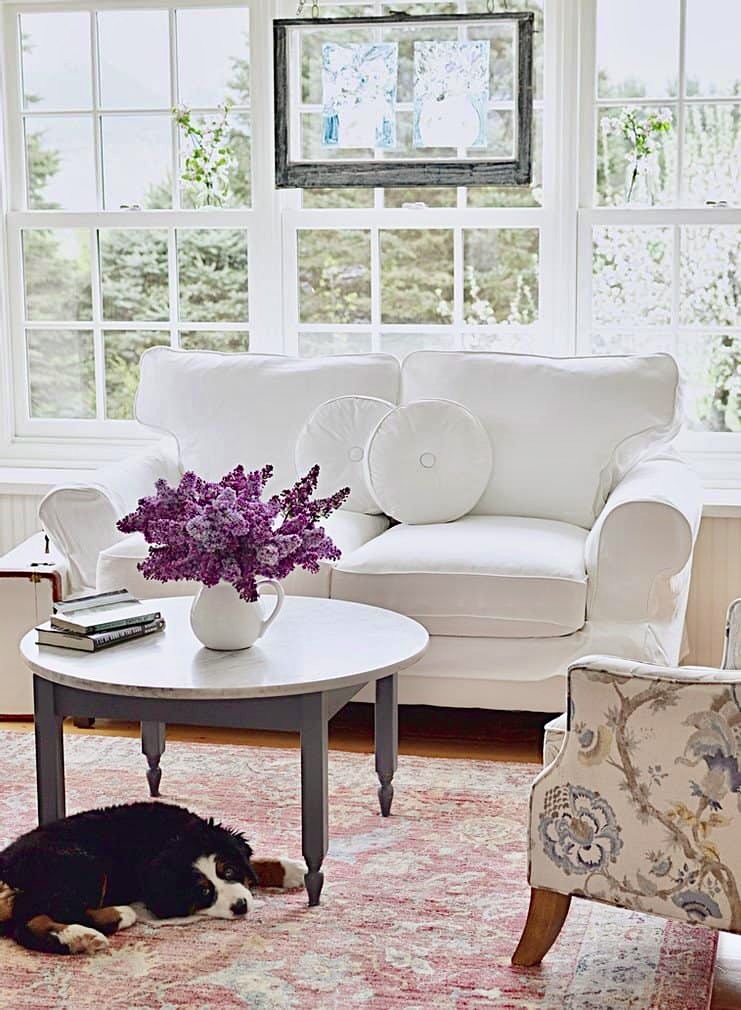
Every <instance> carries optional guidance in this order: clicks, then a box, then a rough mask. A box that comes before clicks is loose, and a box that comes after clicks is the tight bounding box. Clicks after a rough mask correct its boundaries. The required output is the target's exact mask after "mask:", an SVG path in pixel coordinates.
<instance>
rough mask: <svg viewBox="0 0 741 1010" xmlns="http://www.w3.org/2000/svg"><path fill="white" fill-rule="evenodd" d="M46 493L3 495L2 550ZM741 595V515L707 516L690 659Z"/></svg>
mask: <svg viewBox="0 0 741 1010" xmlns="http://www.w3.org/2000/svg"><path fill="white" fill-rule="evenodd" d="M42 497H43V496H42V495H40V494H38V495H30V494H0V554H4V553H5V552H6V551H8V550H10V548H11V547H14V546H15V545H16V544H18V543H20V542H21V541H22V540H25V539H26V537H29V536H31V534H32V533H35V532H36V531H37V530H38V529H39V528H40V527H39V521H38V517H37V515H36V512H37V509H38V506H39V502H40V501H41V498H42ZM739 596H741V517H738V518H710V517H706V518H705V519H703V521H702V526H701V527H700V535H699V537H698V540H697V547H696V549H695V562H694V567H693V572H692V585H691V588H690V601H689V609H688V612H687V633H688V636H689V645H690V653H689V655H688V656H687V658H686V659H685V663H697V664H700V665H703V666H716V665H717V664H718V663H719V662H720V657H721V652H722V648H723V627H724V622H725V614H726V610H727V609H728V604H729V603H730V602H731V600H734V599H736V597H739Z"/></svg>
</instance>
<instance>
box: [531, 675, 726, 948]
mask: <svg viewBox="0 0 741 1010" xmlns="http://www.w3.org/2000/svg"><path fill="white" fill-rule="evenodd" d="M740 681H741V675H740V674H739V673H738V672H734V671H721V670H710V669H703V668H695V669H693V668H682V667H673V668H659V667H654V666H647V665H644V664H641V663H633V662H630V661H625V660H615V659H612V658H609V657H587V658H585V659H582V660H579V662H578V663H576V664H574V665H573V666H572V667H571V668H570V670H569V685H568V695H569V730H568V733H567V737H566V742H565V744H564V746H563V748H562V750H561V751H560V753H559V755H558V757H557V758H556V759H555V761H553V763H552V764H550V765H549V766H548V767H547V768H546V769H544V770H543V771H542V772H541V774H540V775H539V776H538V778H537V780H536V782H535V783H534V785H533V790H532V798H531V821H530V882H531V884H532V886H533V887H539V888H545V889H548V890H554V891H557V892H558V893H561V894H584V895H587V896H589V897H592V898H596V899H599V900H601V901H606V902H608V903H611V904H615V905H621V906H627V907H629V908H636V909H638V910H640V911H643V912H651V913H654V914H658V915H662V916H668V917H670V918H679V919H684V920H685V921H689V922H694V923H697V922H701V923H703V924H704V925H706V926H712V927H714V928H715V929H730V930H732V931H734V932H740V931H741V897H740V896H739V887H741V850H739V847H738V844H737V839H738V828H739V817H740V815H739V812H738V804H737V799H738V790H739V783H738V767H739V758H741V742H740V741H739V740H738V737H737V735H736V734H735V732H734V726H735V722H736V720H737V718H738V705H737V702H736V694H737V690H738V685H739V682H740Z"/></svg>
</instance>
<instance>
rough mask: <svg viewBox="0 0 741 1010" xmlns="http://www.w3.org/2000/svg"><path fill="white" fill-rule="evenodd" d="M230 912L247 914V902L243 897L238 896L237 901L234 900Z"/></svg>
mask: <svg viewBox="0 0 741 1010" xmlns="http://www.w3.org/2000/svg"><path fill="white" fill-rule="evenodd" d="M232 912H233V913H234V914H235V915H247V902H246V901H245V899H244V898H240V899H239V901H235V902H234V904H233V905H232Z"/></svg>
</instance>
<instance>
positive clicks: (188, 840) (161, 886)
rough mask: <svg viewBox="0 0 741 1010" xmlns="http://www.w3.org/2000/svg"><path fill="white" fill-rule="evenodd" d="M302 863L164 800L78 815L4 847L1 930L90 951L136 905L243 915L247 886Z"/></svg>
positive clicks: (48, 949) (284, 884)
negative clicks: (265, 855) (257, 853)
mask: <svg viewBox="0 0 741 1010" xmlns="http://www.w3.org/2000/svg"><path fill="white" fill-rule="evenodd" d="M304 870H305V866H304V865H303V863H300V862H296V861H293V860H287V859H262V860H261V859H253V858H252V849H251V848H250V846H249V845H248V844H247V841H246V839H245V838H244V836H243V835H242V834H241V832H239V831H233V830H232V829H230V828H227V827H224V826H223V825H221V824H216V823H214V820H213V818H212V819H211V820H208V821H206V820H204V819H203V818H202V817H198V816H197V815H196V814H194V813H191V811H190V810H186V809H185V808H184V807H179V806H174V805H171V804H167V803H129V804H125V805H121V806H114V807H105V808H103V809H100V810H89V811H86V812H84V813H80V814H74V815H73V816H72V817H65V818H63V819H62V820H59V821H54V822H52V823H50V824H46V825H44V826H43V827H39V828H36V829H35V830H34V831H30V832H28V834H25V835H22V836H21V837H20V838H18V839H17V840H16V841H15V842H13V843H12V844H11V845H9V846H8V848H7V849H5V850H4V851H2V852H0V931H2V932H3V933H4V934H6V935H10V936H12V937H14V938H15V940H17V941H18V943H20V944H22V945H23V946H24V947H28V948H30V949H31V950H38V951H43V952H45V953H50V954H83V953H96V952H97V951H101V950H105V949H106V948H107V946H108V941H107V939H106V937H107V936H110V935H111V934H112V933H115V932H117V931H118V930H119V929H126V927H127V926H132V925H133V924H134V922H136V912H135V911H134V909H133V908H131V905H132V903H134V902H141V903H142V904H144V905H146V907H147V908H148V909H149V910H150V911H151V912H152V913H153V914H154V915H155V916H156V917H157V918H160V919H170V918H176V917H180V916H192V915H208V916H215V917H217V918H225V919H232V918H238V917H241V916H244V915H246V914H247V913H248V912H249V911H250V909H251V908H252V906H253V902H254V899H253V897H252V892H251V891H250V886H249V885H250V884H252V885H256V886H259V887H281V888H294V887H301V886H302V885H303V875H304Z"/></svg>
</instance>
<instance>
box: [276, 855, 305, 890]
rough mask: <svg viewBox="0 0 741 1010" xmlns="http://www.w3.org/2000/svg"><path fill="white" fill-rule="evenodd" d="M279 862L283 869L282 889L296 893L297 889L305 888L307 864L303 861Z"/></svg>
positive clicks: (287, 860) (281, 860) (288, 860)
mask: <svg viewBox="0 0 741 1010" xmlns="http://www.w3.org/2000/svg"><path fill="white" fill-rule="evenodd" d="M278 862H279V863H280V864H281V866H282V867H283V883H282V884H281V887H282V888H283V890H284V891H294V890H296V888H298V887H303V886H304V874H305V873H306V863H305V862H304V861H303V859H280V860H278Z"/></svg>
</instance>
